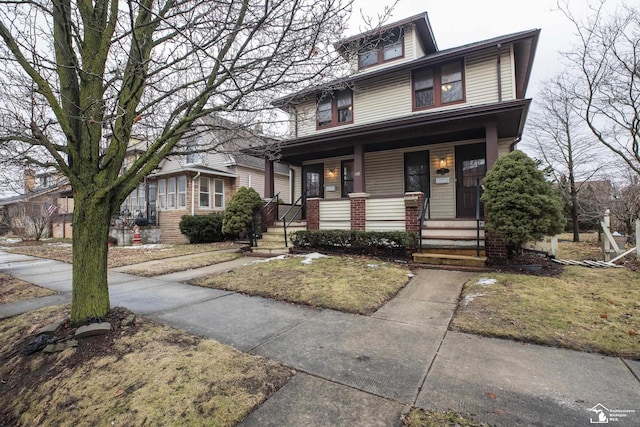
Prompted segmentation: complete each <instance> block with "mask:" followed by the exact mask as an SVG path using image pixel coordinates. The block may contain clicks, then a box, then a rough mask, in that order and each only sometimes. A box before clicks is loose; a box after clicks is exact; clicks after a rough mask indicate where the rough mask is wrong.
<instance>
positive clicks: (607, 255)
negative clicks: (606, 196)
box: [602, 209, 611, 261]
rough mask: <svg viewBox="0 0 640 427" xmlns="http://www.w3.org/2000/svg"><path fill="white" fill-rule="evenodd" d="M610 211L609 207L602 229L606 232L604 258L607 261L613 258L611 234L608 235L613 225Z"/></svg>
mask: <svg viewBox="0 0 640 427" xmlns="http://www.w3.org/2000/svg"><path fill="white" fill-rule="evenodd" d="M609 215H610V212H609V209H607V210H606V211H604V220H603V221H602V224H603V226H602V231H603V232H604V235H605V239H604V260H605V261H609V260H611V243H610V241H609V236H608V235H607V234H608V233H607V232H608V231H609V227H610V226H611V217H610V216H609Z"/></svg>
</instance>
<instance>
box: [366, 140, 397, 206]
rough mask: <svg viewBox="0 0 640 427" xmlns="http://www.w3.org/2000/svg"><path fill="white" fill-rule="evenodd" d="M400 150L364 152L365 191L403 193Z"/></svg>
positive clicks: (370, 192)
mask: <svg viewBox="0 0 640 427" xmlns="http://www.w3.org/2000/svg"><path fill="white" fill-rule="evenodd" d="M402 153H403V152H402V151H400V150H392V151H376V152H373V153H365V154H364V177H365V191H366V192H367V193H369V194H371V195H380V194H404V155H403V154H402Z"/></svg>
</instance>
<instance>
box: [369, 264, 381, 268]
mask: <svg viewBox="0 0 640 427" xmlns="http://www.w3.org/2000/svg"><path fill="white" fill-rule="evenodd" d="M367 267H368V268H378V267H380V266H379V265H378V264H367Z"/></svg>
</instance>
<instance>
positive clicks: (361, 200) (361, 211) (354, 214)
mask: <svg viewBox="0 0 640 427" xmlns="http://www.w3.org/2000/svg"><path fill="white" fill-rule="evenodd" d="M368 197H369V195H368V194H367V193H358V192H356V193H350V194H349V200H350V201H351V229H352V230H360V231H366V229H367V198H368Z"/></svg>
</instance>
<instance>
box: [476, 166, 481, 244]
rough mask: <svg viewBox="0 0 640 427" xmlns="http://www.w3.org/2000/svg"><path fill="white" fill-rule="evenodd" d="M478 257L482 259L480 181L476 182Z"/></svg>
mask: <svg viewBox="0 0 640 427" xmlns="http://www.w3.org/2000/svg"><path fill="white" fill-rule="evenodd" d="M476 256H477V257H480V179H477V180H476Z"/></svg>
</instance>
